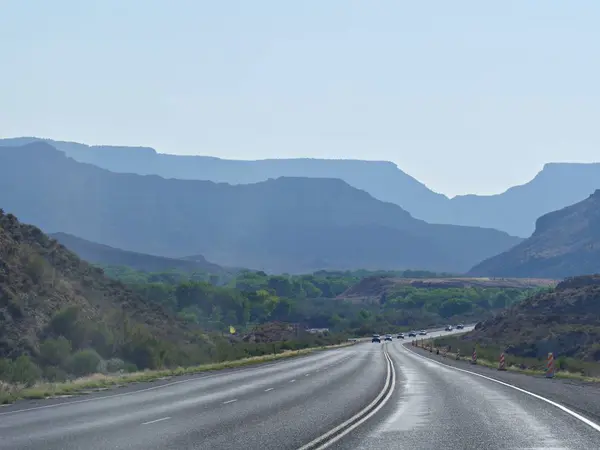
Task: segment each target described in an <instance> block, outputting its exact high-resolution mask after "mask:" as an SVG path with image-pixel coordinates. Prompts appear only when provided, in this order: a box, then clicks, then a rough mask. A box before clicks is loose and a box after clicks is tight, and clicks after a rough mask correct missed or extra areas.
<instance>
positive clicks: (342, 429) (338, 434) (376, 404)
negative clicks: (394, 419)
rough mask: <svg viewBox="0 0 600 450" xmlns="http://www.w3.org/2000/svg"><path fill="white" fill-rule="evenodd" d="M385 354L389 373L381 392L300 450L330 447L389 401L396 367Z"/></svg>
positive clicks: (385, 351)
mask: <svg viewBox="0 0 600 450" xmlns="http://www.w3.org/2000/svg"><path fill="white" fill-rule="evenodd" d="M384 356H385V358H386V361H387V375H386V379H385V384H384V386H383V389H382V390H381V392H380V393H379V394H378V395H377V397H376V398H375V400H373V401H372V402H371V403H370V404H369V405H367V406H366V407H365V408H363V409H362V410H361V411H359V412H358V413H357V414H355V415H354V416H352V417H351V418H349V419H348V420H346V421H345V422H343V423H341V424H340V425H338V426H337V427H335V428H333V429H332V430H329V431H328V432H327V433H325V434H323V435H321V436H319V437H318V438H316V439H314V440H312V441H311V442H309V443H308V444H306V445H303V446H302V447H300V448H299V449H298V450H323V449H326V448H328V447H330V446H331V445H332V444H334V443H335V442H337V441H339V440H340V439H341V438H343V437H344V436H346V435H347V434H348V433H350V432H351V431H353V430H354V429H355V428H357V427H359V426H360V425H362V424H363V423H365V422H366V421H367V420H369V419H370V418H371V417H372V416H374V415H375V414H376V413H377V412H378V411H379V410H380V409H381V408H383V406H384V405H385V404H386V403H387V402H388V400H389V399H390V397H391V396H392V394H393V393H394V389H395V387H396V369H395V368H394V363H393V362H392V358H391V357H390V355H389V353H388V352H387V350H384Z"/></svg>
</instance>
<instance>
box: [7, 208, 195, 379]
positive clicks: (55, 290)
mask: <svg viewBox="0 0 600 450" xmlns="http://www.w3.org/2000/svg"><path fill="white" fill-rule="evenodd" d="M60 336H63V337H66V338H67V339H69V340H70V344H69V345H70V346H72V348H73V349H78V348H82V349H83V348H94V349H96V350H97V351H98V352H99V353H100V354H102V356H104V357H106V358H109V357H111V356H115V357H121V358H124V359H126V360H128V361H131V362H134V363H136V364H138V366H145V367H149V366H152V365H153V363H152V361H151V360H152V359H153V358H154V357H155V356H156V357H160V355H158V353H157V354H156V355H151V354H150V353H151V351H150V350H151V348H153V349H156V350H157V352H158V348H159V347H160V348H163V349H167V348H171V351H173V352H174V353H172V356H173V357H174V358H176V357H177V354H178V352H179V351H180V350H182V349H183V348H184V347H185V346H186V345H187V343H188V342H189V341H188V337H187V336H188V330H187V328H186V327H185V326H184V325H183V324H182V323H180V322H178V321H176V320H175V319H173V318H172V317H171V316H170V315H168V314H166V313H165V312H164V311H163V310H162V309H161V308H160V307H159V306H157V305H156V304H151V303H148V302H145V301H144V300H142V299H141V298H140V297H139V296H138V295H136V294H134V293H133V292H132V291H130V290H129V289H127V288H125V287H124V286H123V285H122V284H121V283H119V282H116V281H113V280H110V279H108V278H107V277H105V276H104V274H103V272H102V270H100V269H97V268H95V267H93V266H91V265H90V264H88V263H86V262H84V261H82V260H80V259H79V258H78V257H77V256H76V255H75V254H73V253H71V252H70V251H68V250H67V249H66V248H65V247H64V246H62V245H61V244H60V243H58V242H57V241H56V240H54V239H51V238H49V237H48V236H47V235H45V234H44V233H42V231H40V230H39V229H38V228H36V227H34V226H30V225H24V224H21V223H20V222H19V221H18V220H17V218H16V217H15V216H13V215H12V214H6V213H4V212H3V211H2V210H0V358H3V357H7V358H14V357H16V356H18V355H21V354H29V355H32V356H33V357H39V355H40V343H41V342H42V341H43V340H46V339H49V338H58V337H60ZM169 346H171V347H169ZM163 357H164V355H163ZM155 362H156V361H155Z"/></svg>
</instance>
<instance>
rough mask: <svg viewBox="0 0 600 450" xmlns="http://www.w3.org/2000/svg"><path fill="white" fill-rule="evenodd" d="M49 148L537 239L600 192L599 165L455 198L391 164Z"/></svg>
mask: <svg viewBox="0 0 600 450" xmlns="http://www.w3.org/2000/svg"><path fill="white" fill-rule="evenodd" d="M36 140H38V139H37V138H29V137H23V138H13V139H4V140H0V145H5V146H11V145H22V144H25V143H30V142H33V141H36ZM47 142H49V143H51V144H52V145H53V146H55V147H56V148H58V149H60V150H62V151H64V152H65V153H66V154H67V155H69V156H71V157H72V158H74V159H75V160H77V161H80V162H87V163H91V164H94V165H96V166H98V167H102V168H105V169H108V170H110V171H112V172H119V173H137V174H142V175H148V174H156V175H160V176H162V177H165V178H178V179H188V180H192V179H196V180H210V181H216V182H227V183H230V184H248V183H255V182H260V181H265V180H268V179H270V178H278V177H281V176H287V177H311V178H339V179H341V180H344V181H346V182H347V183H348V184H350V185H351V186H354V187H356V188H359V189H362V190H365V191H366V192H368V193H369V194H371V195H372V196H373V197H375V198H377V199H379V200H383V201H386V202H391V203H395V204H397V205H399V206H401V207H402V208H403V209H405V210H406V211H408V212H409V213H411V215H413V216H414V217H416V218H419V219H422V220H425V221H427V222H430V223H443V224H455V225H469V226H480V227H485V228H496V229H498V230H502V231H506V232H507V233H509V234H511V235H514V236H521V237H528V236H530V235H531V233H532V232H533V230H534V225H535V221H536V219H537V218H538V217H539V216H541V215H543V214H546V213H548V212H551V211H554V210H557V209H560V208H564V207H566V206H568V205H571V204H573V203H575V202H578V201H581V200H583V199H584V198H586V197H587V196H588V195H590V194H591V193H592V192H594V191H595V190H596V189H598V188H600V164H575V163H549V164H546V165H545V166H544V168H543V170H542V171H541V172H540V173H538V174H537V175H536V177H535V178H534V179H532V180H531V181H530V182H528V183H526V184H524V185H522V186H514V187H512V188H510V189H508V190H507V191H506V192H504V193H502V194H498V195H489V196H479V195H465V196H457V197H454V198H452V199H449V198H447V197H446V196H444V195H442V194H438V193H435V192H433V191H431V190H430V189H428V188H427V187H426V186H425V185H423V184H422V183H420V182H419V181H417V180H415V179H414V178H412V177H411V176H410V175H408V174H406V173H404V172H403V171H402V170H400V169H399V168H398V167H397V166H396V165H395V164H393V163H391V162H385V161H359V160H323V159H276V160H261V161H235V160H224V159H219V158H214V157H209V156H179V155H167V154H161V153H158V152H157V151H156V150H154V149H152V148H147V147H118V146H87V145H84V144H79V143H73V142H62V141H51V140H48V141H47Z"/></svg>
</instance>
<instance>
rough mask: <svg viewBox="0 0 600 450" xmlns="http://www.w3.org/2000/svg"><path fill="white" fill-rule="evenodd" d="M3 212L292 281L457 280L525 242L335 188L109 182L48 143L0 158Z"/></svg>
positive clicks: (53, 228) (309, 183)
mask: <svg viewBox="0 0 600 450" xmlns="http://www.w3.org/2000/svg"><path fill="white" fill-rule="evenodd" d="M0 205H2V207H3V208H4V209H5V210H6V211H8V212H13V213H14V214H16V215H18V216H19V217H20V218H21V219H22V220H24V221H26V222H29V223H33V224H36V225H37V226H39V227H41V228H42V229H43V230H45V231H47V232H64V233H69V234H73V235H75V236H78V237H81V238H83V239H87V240H90V241H93V242H98V243H102V244H105V245H109V246H112V247H117V248H120V249H124V250H129V251H134V252H140V253H147V254H153V255H160V256H167V257H183V256H187V255H196V254H200V255H203V256H205V257H206V258H207V259H208V260H209V261H211V262H214V263H217V264H220V265H225V266H236V267H240V266H242V267H248V268H254V269H264V270H272V271H278V272H292V273H293V272H309V271H313V270H317V269H323V268H336V269H352V268H365V269H369V268H373V269H387V268H390V269H402V268H424V269H430V270H437V271H447V272H461V271H465V270H467V269H468V268H469V267H471V266H472V265H474V264H475V263H477V262H478V261H481V260H483V259H485V258H488V257H490V256H492V255H495V254H497V253H500V252H502V251H504V250H507V249H508V248H510V247H512V246H514V245H516V244H517V243H519V242H520V239H518V238H515V237H511V236H509V235H507V234H506V233H503V232H499V231H497V230H491V229H482V228H471V227H459V226H453V225H431V224H428V223H426V222H423V221H420V220H417V219H415V218H413V217H412V216H411V215H410V214H409V213H408V212H406V211H404V210H403V209H402V208H400V207H399V206H397V205H394V204H392V203H385V202H381V201H379V200H376V199H374V198H373V197H372V196H370V195H369V194H367V193H366V192H364V191H361V190H359V189H356V188H354V187H352V186H350V185H348V184H347V183H345V182H344V181H341V180H338V179H328V178H321V179H318V178H279V179H276V180H268V181H265V182H261V183H255V184H248V185H238V186H232V185H228V184H216V183H213V182H210V181H198V180H175V179H164V178H161V177H159V176H155V175H150V176H141V175H136V174H123V173H113V172H110V171H108V170H105V169H101V168H99V167H96V166H94V165H91V164H83V163H80V162H77V161H75V160H74V159H71V158H68V157H67V156H65V154H64V153H63V152H60V151H58V150H56V149H54V148H53V147H52V146H50V145H48V144H45V143H40V142H38V143H34V144H30V145H26V146H21V147H3V148H1V149H0Z"/></svg>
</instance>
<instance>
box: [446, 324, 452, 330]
mask: <svg viewBox="0 0 600 450" xmlns="http://www.w3.org/2000/svg"><path fill="white" fill-rule="evenodd" d="M452 330H453V328H452V325H447V326H446V328H444V331H452Z"/></svg>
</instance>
